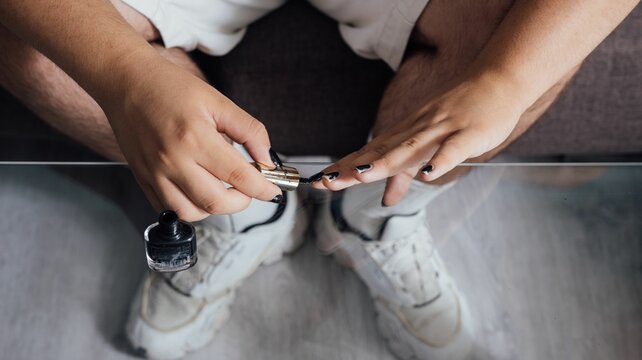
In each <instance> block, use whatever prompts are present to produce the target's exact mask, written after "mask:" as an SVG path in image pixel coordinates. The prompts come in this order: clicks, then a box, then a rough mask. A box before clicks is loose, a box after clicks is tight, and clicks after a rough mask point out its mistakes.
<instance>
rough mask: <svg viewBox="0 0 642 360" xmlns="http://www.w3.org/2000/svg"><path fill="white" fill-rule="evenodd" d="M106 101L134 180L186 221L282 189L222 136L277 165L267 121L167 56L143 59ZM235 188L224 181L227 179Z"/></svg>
mask: <svg viewBox="0 0 642 360" xmlns="http://www.w3.org/2000/svg"><path fill="white" fill-rule="evenodd" d="M133 74H134V75H132V76H131V77H129V78H128V79H127V80H126V82H127V83H126V85H125V86H123V87H122V88H124V89H126V90H125V91H123V92H122V93H120V94H117V95H114V97H112V98H110V101H109V104H101V105H102V106H103V109H104V110H105V113H106V114H107V117H108V118H109V120H110V123H111V125H112V128H113V130H114V134H115V135H116V139H117V140H118V144H119V145H120V148H121V151H122V152H123V155H124V156H125V158H126V159H127V162H128V163H129V166H130V167H131V169H132V171H133V173H134V176H135V177H136V180H137V181H138V183H139V184H140V186H141V187H142V189H143V191H144V192H145V194H146V195H147V198H148V199H149V201H150V202H151V204H152V206H154V208H156V210H158V211H160V210H164V209H168V210H174V211H176V212H177V213H178V215H179V217H180V218H181V219H183V220H186V221H196V220H200V219H203V218H205V217H207V216H208V215H210V214H226V213H234V212H238V211H241V210H243V209H245V208H246V207H247V206H248V205H249V203H250V201H251V198H256V199H259V200H263V201H270V200H272V199H273V198H274V197H275V196H276V195H279V194H281V190H280V189H279V188H278V187H276V186H275V185H273V184H272V183H270V182H269V181H267V180H266V179H265V178H264V177H263V176H262V175H261V173H260V172H258V171H257V170H256V169H255V168H254V167H253V166H252V165H250V164H249V163H248V161H247V160H246V159H245V157H244V156H243V155H242V154H241V153H240V152H239V151H237V150H236V149H235V148H234V147H233V146H232V145H231V144H230V143H229V142H228V140H227V139H226V138H225V137H224V135H223V134H225V135H227V136H228V137H229V138H230V139H232V140H234V141H235V142H237V143H239V144H241V145H243V146H244V147H245V148H246V149H247V151H248V152H249V153H250V155H251V156H252V158H253V159H254V160H255V161H257V162H260V163H263V164H267V165H270V164H273V162H272V160H271V158H270V155H269V152H268V151H269V149H270V140H269V138H268V134H267V131H266V129H265V126H263V124H262V123H261V122H259V121H258V120H256V119H254V118H253V117H252V116H250V115H249V114H247V113H246V112H245V111H243V110H242V109H241V108H239V107H238V106H236V105H235V104H234V103H232V101H231V100H229V99H228V98H226V97H225V96H223V95H222V94H221V93H219V92H218V91H217V90H216V89H214V88H213V87H211V86H209V85H208V84H207V83H205V82H204V81H202V80H201V79H199V78H197V77H196V76H194V75H192V74H191V73H189V72H187V71H185V70H183V69H181V68H179V67H178V66H175V65H173V64H171V63H169V62H166V61H164V60H162V59H159V60H158V61H154V62H151V63H145V65H144V67H143V68H139V69H138V70H137V71H135V72H133ZM223 182H225V183H227V184H229V185H231V186H232V187H230V188H226V186H225V185H224V183H223Z"/></svg>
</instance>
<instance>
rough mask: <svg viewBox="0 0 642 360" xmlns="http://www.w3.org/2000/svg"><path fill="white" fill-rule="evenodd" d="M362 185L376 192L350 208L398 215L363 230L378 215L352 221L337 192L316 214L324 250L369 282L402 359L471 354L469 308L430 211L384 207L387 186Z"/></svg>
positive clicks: (452, 359) (385, 331)
mask: <svg viewBox="0 0 642 360" xmlns="http://www.w3.org/2000/svg"><path fill="white" fill-rule="evenodd" d="M360 186H371V187H372V188H373V191H370V192H368V190H367V189H366V191H362V194H361V195H363V194H368V193H369V194H371V195H369V196H370V197H372V198H373V199H372V201H370V200H368V199H365V200H364V199H362V197H361V196H360V197H359V199H360V200H361V201H360V202H361V204H359V205H358V206H355V205H351V206H352V208H353V209H360V210H352V211H363V208H364V206H365V207H367V206H373V204H376V206H378V207H379V209H374V212H385V211H388V212H391V211H392V212H393V213H392V214H391V215H389V216H387V217H386V218H385V219H382V220H380V221H379V223H380V226H377V229H365V228H364V227H363V226H371V227H372V224H373V219H372V218H371V219H366V218H365V217H362V218H359V217H356V220H355V222H357V223H360V224H357V223H355V224H352V223H349V221H350V218H351V214H343V211H344V210H345V208H346V207H345V206H343V205H342V200H343V196H340V195H341V194H339V196H336V195H335V196H334V197H333V199H332V201H329V202H326V203H325V204H324V205H323V206H324V208H323V209H322V210H321V213H320V215H319V217H318V219H317V224H316V232H317V241H318V243H317V245H318V246H319V249H320V250H321V251H322V252H325V253H328V254H329V253H334V255H335V257H336V258H337V260H338V261H339V262H340V263H341V264H343V265H345V266H347V267H350V268H352V269H354V270H355V271H356V273H357V274H358V275H359V276H360V277H361V279H362V280H363V281H364V282H365V283H366V285H367V286H368V288H369V289H370V294H371V296H372V298H373V300H374V302H375V307H376V310H377V315H378V318H377V324H378V326H379V330H380V332H381V333H382V335H383V336H384V337H385V338H386V339H387V340H388V344H389V346H390V348H391V350H392V351H393V352H394V353H395V354H396V355H397V356H398V357H399V358H402V359H406V360H407V359H431V360H432V359H449V360H458V359H467V358H468V357H469V356H470V354H471V351H472V343H473V342H472V325H471V322H472V321H471V318H470V313H469V310H468V306H467V304H466V301H465V300H464V298H463V296H462V295H461V294H460V292H459V290H458V289H457V287H456V285H455V283H454V281H453V279H452V278H451V277H450V276H449V275H448V272H447V271H446V269H445V268H444V265H443V263H442V261H441V259H440V257H439V255H438V254H437V251H436V250H435V248H434V246H433V242H432V238H431V236H430V233H429V232H428V228H427V226H426V223H425V211H424V210H419V211H418V212H415V213H411V214H406V215H403V214H400V213H401V211H402V210H401V209H399V210H396V207H392V208H381V205H379V203H380V199H381V196H382V194H383V185H381V186H379V185H374V184H368V185H360ZM417 186H419V187H421V186H424V187H425V186H426V185H425V184H421V185H417ZM360 191H361V190H360ZM431 196H432V195H431ZM435 196H436V195H435ZM350 200H351V201H356V200H355V199H354V198H351V199H350ZM351 206H348V207H351ZM424 206H425V205H424ZM394 211H397V213H396V214H394ZM346 219H347V220H346ZM360 225H361V227H360ZM364 230H367V231H364Z"/></svg>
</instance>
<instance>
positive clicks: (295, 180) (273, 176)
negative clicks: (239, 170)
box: [252, 162, 301, 191]
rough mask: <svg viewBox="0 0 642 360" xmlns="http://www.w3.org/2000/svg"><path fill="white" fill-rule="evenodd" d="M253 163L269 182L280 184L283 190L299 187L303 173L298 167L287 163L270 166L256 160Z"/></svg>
mask: <svg viewBox="0 0 642 360" xmlns="http://www.w3.org/2000/svg"><path fill="white" fill-rule="evenodd" d="M252 165H254V167H255V168H256V169H257V170H258V171H260V172H261V174H263V176H265V178H266V179H267V180H268V181H269V182H271V183H272V184H274V185H276V186H278V187H279V188H280V189H281V190H284V191H292V190H296V188H297V187H299V183H300V182H301V175H300V174H299V170H297V169H296V168H293V167H291V166H285V165H281V166H277V167H275V168H269V167H267V166H265V165H263V164H260V163H256V162H255V163H252Z"/></svg>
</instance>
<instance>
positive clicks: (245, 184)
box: [198, 136, 282, 201]
mask: <svg viewBox="0 0 642 360" xmlns="http://www.w3.org/2000/svg"><path fill="white" fill-rule="evenodd" d="M206 146H207V147H208V149H207V150H206V151H205V152H204V154H205V156H203V157H202V158H200V159H198V163H199V164H200V165H201V166H202V167H203V168H204V169H206V170H207V171H209V172H210V173H211V174H212V175H214V177H216V178H218V179H220V180H222V181H224V182H226V183H228V184H230V185H232V186H233V187H234V188H236V189H237V190H238V191H240V192H242V193H243V194H245V195H247V196H249V197H251V198H256V199H259V200H263V201H271V200H273V199H274V198H275V197H276V196H277V195H282V191H281V189H279V188H278V187H277V186H276V185H274V184H272V183H271V182H269V181H267V180H266V179H265V177H263V175H261V173H260V172H259V171H258V170H257V169H256V168H255V167H254V166H252V165H250V164H249V163H248V162H247V160H246V159H245V157H243V155H242V154H241V153H240V152H239V151H238V150H236V149H235V148H234V146H232V145H230V144H228V143H227V142H226V141H224V140H223V138H222V137H220V136H218V137H217V138H214V139H212V141H210V142H208V144H206ZM268 156H269V155H268Z"/></svg>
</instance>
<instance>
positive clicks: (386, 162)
mask: <svg viewBox="0 0 642 360" xmlns="http://www.w3.org/2000/svg"><path fill="white" fill-rule="evenodd" d="M378 163H379V164H378V165H379V166H378V167H379V168H380V169H383V170H384V171H386V172H388V171H389V170H390V167H391V166H393V165H394V164H393V160H392V159H391V158H390V156H387V155H384V156H382V157H381V158H380V159H379V161H378Z"/></svg>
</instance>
